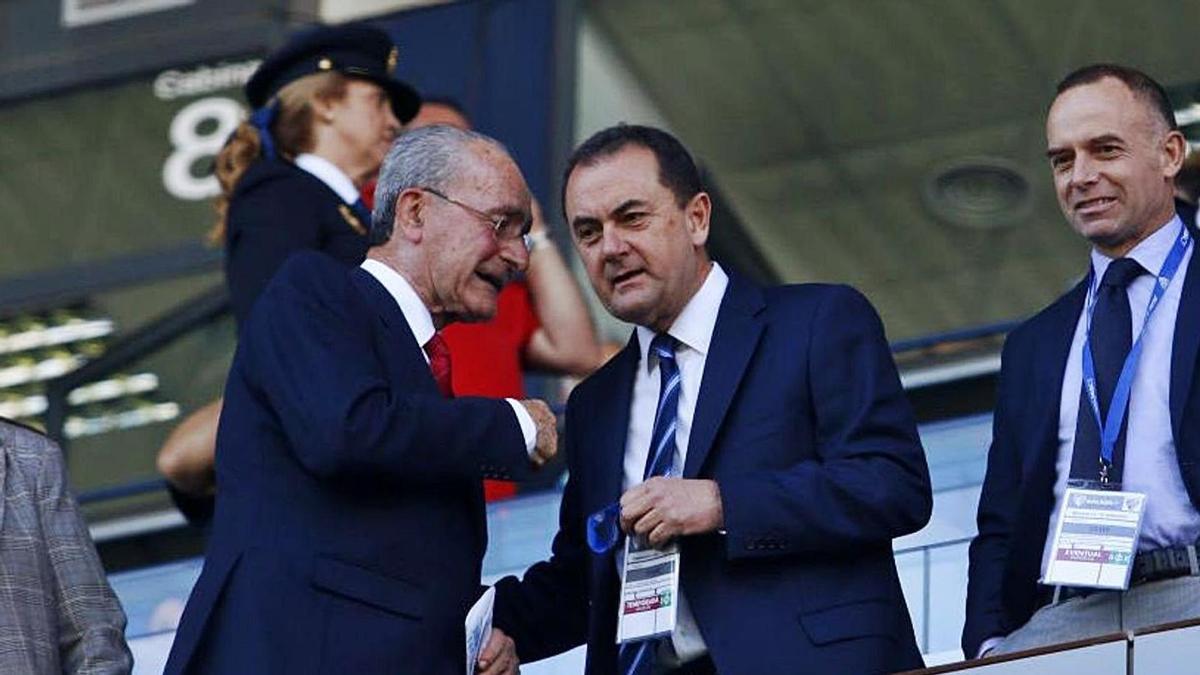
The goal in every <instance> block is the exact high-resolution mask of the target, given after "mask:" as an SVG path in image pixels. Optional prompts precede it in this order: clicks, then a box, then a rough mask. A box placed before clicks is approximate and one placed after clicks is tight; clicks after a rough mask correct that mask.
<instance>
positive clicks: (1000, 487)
mask: <svg viewBox="0 0 1200 675" xmlns="http://www.w3.org/2000/svg"><path fill="white" fill-rule="evenodd" d="M1189 228H1190V229H1192V232H1193V235H1195V228H1194V227H1191V226H1190V225H1189ZM1182 281H1183V284H1184V285H1183V295H1182V296H1181V297H1180V301H1179V314H1178V315H1177V317H1176V320H1175V338H1174V342H1173V346H1172V350H1171V385H1170V391H1171V400H1170V405H1171V428H1172V431H1173V433H1174V437H1175V450H1176V455H1177V459H1178V460H1179V468H1180V471H1181V472H1182V474H1183V482H1184V485H1185V486H1186V488H1187V492H1188V495H1189V496H1190V497H1191V500H1192V503H1193V504H1196V505H1197V506H1200V433H1197V430H1198V425H1196V424H1195V422H1194V421H1193V422H1190V423H1187V424H1185V423H1184V421H1185V420H1196V419H1198V417H1197V416H1198V415H1200V395H1197V394H1200V391H1198V390H1197V388H1196V386H1195V384H1196V381H1197V379H1198V378H1200V371H1198V370H1197V368H1196V351H1197V347H1200V312H1198V311H1197V309H1196V308H1197V307H1200V255H1196V254H1195V253H1194V252H1193V254H1192V259H1191V262H1190V263H1189V264H1188V268H1187V274H1186V276H1185V277H1184V278H1183V279H1182ZM1177 283H1178V280H1177ZM1086 284H1087V282H1086V280H1084V281H1081V282H1080V283H1079V284H1077V285H1076V286H1075V288H1073V289H1072V290H1071V291H1070V292H1068V293H1067V294H1066V295H1064V296H1062V297H1061V298H1059V299H1058V300H1056V301H1055V302H1054V304H1052V305H1050V306H1049V307H1047V308H1046V309H1044V310H1042V311H1041V312H1040V313H1039V314H1037V315H1036V316H1034V317H1033V318H1032V319H1029V320H1028V321H1026V322H1025V323H1023V324H1021V325H1020V326H1018V327H1017V328H1016V329H1015V330H1014V331H1013V332H1012V333H1011V334H1010V335H1009V336H1008V339H1007V340H1006V341H1005V343H1004V351H1003V354H1002V356H1001V359H1002V360H1001V364H1002V365H1001V368H1000V383H999V389H998V392H997V399H996V411H995V417H994V419H993V427H992V446H991V449H990V450H989V451H988V466H987V474H986V476H985V477H984V481H983V490H982V493H981V494H980V497H979V514H978V525H979V534H978V535H977V536H976V537H975V539H974V541H972V542H971V551H970V574H969V582H968V584H967V616H966V625H965V626H964V627H963V638H962V647H963V653H964V654H965V655H966V656H967V658H973V657H974V656H975V655H976V654H977V653H978V652H979V647H980V645H981V644H982V643H983V641H984V640H986V639H988V638H990V637H995V636H1003V635H1008V634H1009V633H1011V632H1012V631H1014V630H1016V629H1017V628H1020V627H1021V626H1023V625H1024V624H1025V622H1026V621H1028V620H1029V617H1030V616H1032V615H1033V612H1034V611H1035V610H1037V608H1038V607H1040V606H1041V605H1043V604H1045V603H1046V602H1047V601H1048V600H1049V598H1050V589H1049V588H1047V587H1044V586H1040V585H1039V584H1038V583H1037V580H1038V578H1039V577H1040V576H1041V565H1042V551H1043V550H1044V547H1045V544H1046V535H1047V531H1048V529H1049V521H1050V513H1051V511H1053V509H1054V481H1055V478H1056V477H1057V472H1056V470H1055V462H1056V460H1057V458H1058V418H1059V408H1060V405H1061V400H1062V380H1063V372H1064V370H1065V369H1066V364H1067V356H1068V354H1069V352H1070V350H1071V341H1072V340H1073V339H1074V336H1075V327H1076V324H1077V323H1078V321H1079V314H1080V312H1082V311H1083V303H1084V301H1085V300H1086V298H1087V285H1086Z"/></svg>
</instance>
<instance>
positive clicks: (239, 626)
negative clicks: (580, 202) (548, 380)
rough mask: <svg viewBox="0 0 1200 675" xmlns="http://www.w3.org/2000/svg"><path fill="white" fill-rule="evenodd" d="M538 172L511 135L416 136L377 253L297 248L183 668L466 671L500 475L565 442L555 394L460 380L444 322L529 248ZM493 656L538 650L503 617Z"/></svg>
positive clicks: (195, 599)
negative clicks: (516, 648) (507, 144)
mask: <svg viewBox="0 0 1200 675" xmlns="http://www.w3.org/2000/svg"><path fill="white" fill-rule="evenodd" d="M529 208H530V207H529V192H528V189H527V188H526V186H525V181H524V179H523V178H522V177H521V173H520V171H519V170H518V169H517V166H516V165H515V164H514V163H513V161H512V159H511V158H510V157H509V156H508V154H507V153H506V152H505V151H504V150H503V149H502V148H501V147H500V146H499V145H498V144H497V143H496V142H495V141H492V140H491V139H488V138H486V137H484V136H482V135H479V134H474V133H471V132H465V131H460V130H457V129H452V128H449V127H430V128H427V129H422V130H419V131H414V132H412V133H409V134H406V135H404V136H403V137H401V138H400V139H399V140H397V141H396V142H395V144H394V145H393V147H392V149H391V151H390V153H389V155H388V159H387V161H386V162H385V164H384V168H383V170H382V172H381V177H380V183H379V188H378V197H377V203H376V210H375V213H374V217H373V223H372V230H371V232H370V235H371V240H372V243H373V246H372V248H371V249H370V250H369V251H368V253H367V260H366V261H364V262H363V263H362V265H361V266H360V267H355V268H351V269H347V268H346V267H345V266H344V265H342V264H341V263H338V262H337V261H335V260H333V259H332V258H329V257H326V256H325V255H323V254H320V253H315V252H313V253H306V254H302V255H297V256H295V257H293V258H292V259H291V260H290V261H289V262H288V263H287V264H285V265H284V266H283V268H281V271H280V273H279V274H278V275H276V277H275V278H274V279H273V280H272V282H271V283H270V285H269V286H268V288H267V289H266V291H265V292H264V294H263V296H262V299H261V300H260V301H259V302H258V303H257V304H256V306H255V309H254V310H253V312H252V313H251V315H250V317H249V319H248V321H247V323H246V324H245V325H244V328H243V331H242V336H241V340H240V341H239V345H238V351H237V354H236V356H235V357H234V363H233V368H232V370H231V372H230V374H229V380H228V385H227V388H226V391H225V406H224V410H223V412H222V416H221V424H220V431H219V434H218V441H217V474H218V480H219V482H220V484H221V486H222V494H221V500H220V501H219V502H218V505H217V512H216V519H215V527H214V530H213V536H212V540H211V542H210V544H209V550H208V554H207V557H206V559H205V565H204V570H203V572H202V573H201V575H200V579H199V581H198V582H197V584H196V587H195V589H194V590H193V592H192V596H191V599H190V600H189V602H188V605H187V608H186V610H185V612H184V616H183V619H182V621H181V624H180V627H179V631H178V633H177V636H176V640H175V644H174V647H173V649H172V653H171V658H170V662H169V663H168V666H167V672H168V673H185V672H186V673H238V674H240V673H289V674H295V673H334V672H343V673H423V674H425V673H431V674H447V675H448V674H450V673H461V672H462V668H463V664H464V659H465V653H466V650H465V646H464V645H465V634H464V625H463V623H464V618H465V616H466V614H467V610H468V609H469V608H470V607H471V605H472V603H474V602H475V601H476V599H477V598H478V597H479V595H480V591H481V588H480V586H479V579H480V572H481V564H482V558H483V553H484V548H485V546H486V541H487V530H486V521H485V514H484V508H483V491H482V482H481V477H482V475H484V474H493V475H497V476H500V477H507V476H519V475H521V474H524V473H526V472H527V471H528V468H529V467H530V466H531V465H539V464H541V463H543V462H545V461H546V460H547V459H548V458H550V457H551V456H553V454H554V452H555V449H554V447H555V442H556V437H555V432H554V418H553V416H552V415H551V413H550V412H549V409H548V408H547V407H546V405H545V404H544V403H542V402H540V401H520V402H518V401H513V400H508V401H504V400H491V399H482V398H457V399H454V398H451V396H450V394H451V392H449V391H448V388H449V382H450V364H449V361H448V359H449V357H448V350H447V349H446V348H445V346H444V344H443V341H442V339H441V337H440V334H438V333H437V332H436V331H437V329H438V328H440V327H441V326H443V325H444V324H445V323H447V322H449V321H452V320H471V319H481V318H486V317H488V316H490V315H491V314H492V313H494V312H495V310H496V295H497V293H498V292H499V290H500V288H501V287H502V286H503V285H504V283H505V281H507V280H508V278H509V277H510V276H511V275H512V274H514V273H515V272H517V271H518V270H520V269H523V268H524V267H525V265H526V263H527V262H528V252H527V249H526V247H525V243H524V241H523V236H524V235H525V234H526V233H527V231H528V226H529V225H528V224H529V213H530V211H529ZM492 637H493V638H494V639H492V640H491V641H490V644H489V646H488V649H487V656H486V658H485V659H484V660H483V663H481V664H480V665H481V671H480V672H484V673H512V672H515V670H516V661H515V653H514V652H513V650H512V648H511V641H507V640H506V639H505V638H503V637H502V636H500V635H493V636H492Z"/></svg>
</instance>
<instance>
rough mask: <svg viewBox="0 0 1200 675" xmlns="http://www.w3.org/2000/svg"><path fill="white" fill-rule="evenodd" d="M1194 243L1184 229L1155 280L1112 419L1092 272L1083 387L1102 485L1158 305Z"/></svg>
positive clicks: (1119, 381)
mask: <svg viewBox="0 0 1200 675" xmlns="http://www.w3.org/2000/svg"><path fill="white" fill-rule="evenodd" d="M1191 243H1192V238H1191V235H1190V234H1189V233H1188V230H1187V227H1184V226H1182V225H1181V226H1180V228H1179V236H1178V237H1176V239H1175V245H1174V246H1173V247H1172V248H1171V252H1170V253H1168V254H1167V259H1166V260H1164V261H1163V265H1162V269H1161V270H1160V271H1159V273H1158V276H1157V277H1156V278H1155V280H1154V291H1153V292H1152V293H1151V294H1150V302H1149V303H1147V305H1146V318H1145V319H1144V320H1143V321H1142V330H1141V331H1139V332H1138V336H1137V340H1135V341H1134V343H1133V346H1132V347H1131V348H1130V350H1129V354H1128V355H1127V356H1126V357H1125V363H1124V365H1123V366H1121V375H1120V377H1118V378H1117V385H1116V387H1115V388H1114V389H1113V396H1112V402H1111V403H1110V404H1109V406H1108V419H1104V418H1102V417H1101V416H1100V399H1099V396H1098V389H1097V385H1096V364H1095V362H1094V361H1093V360H1092V314H1093V313H1094V312H1095V310H1096V295H1097V292H1098V290H1099V289H1098V286H1097V284H1098V282H1097V280H1096V273H1095V270H1094V269H1093V270H1089V272H1088V295H1089V297H1088V307H1087V313H1088V321H1087V333H1086V337H1085V338H1084V342H1083V385H1084V391H1085V392H1086V393H1087V399H1088V403H1089V404H1090V405H1091V408H1092V414H1093V417H1094V418H1095V420H1096V425H1097V426H1098V427H1099V429H1100V482H1101V483H1105V484H1107V483H1108V482H1109V475H1108V471H1109V467H1111V466H1112V463H1113V449H1114V448H1115V447H1116V445H1117V437H1118V436H1119V435H1120V434H1121V425H1122V424H1123V423H1124V422H1125V416H1126V414H1127V413H1128V410H1129V406H1128V404H1129V394H1130V390H1131V389H1132V388H1133V376H1134V373H1135V372H1136V371H1137V365H1138V358H1139V357H1140V356H1141V353H1142V337H1143V336H1144V335H1145V334H1146V327H1147V326H1149V325H1150V317H1151V316H1153V315H1154V310H1156V309H1158V302H1159V300H1161V299H1162V297H1163V295H1164V294H1165V293H1166V292H1167V287H1168V286H1170V285H1171V280H1172V279H1173V278H1174V277H1175V273H1176V272H1177V271H1178V270H1179V265H1180V263H1181V262H1183V255H1184V253H1186V252H1187V250H1188V247H1189V246H1190V245H1191Z"/></svg>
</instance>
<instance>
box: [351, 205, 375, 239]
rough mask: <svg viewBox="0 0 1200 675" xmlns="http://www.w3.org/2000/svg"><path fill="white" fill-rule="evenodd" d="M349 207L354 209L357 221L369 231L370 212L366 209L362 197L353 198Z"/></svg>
mask: <svg viewBox="0 0 1200 675" xmlns="http://www.w3.org/2000/svg"><path fill="white" fill-rule="evenodd" d="M350 209H351V210H352V211H354V215H355V216H357V217H358V220H359V222H361V223H362V226H363V227H364V228H366V230H367V232H370V231H371V212H370V211H368V210H367V205H366V203H365V202H363V200H362V198H361V197H360V198H359V199H355V200H354V203H353V204H351V205H350Z"/></svg>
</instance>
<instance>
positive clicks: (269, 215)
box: [225, 159, 370, 326]
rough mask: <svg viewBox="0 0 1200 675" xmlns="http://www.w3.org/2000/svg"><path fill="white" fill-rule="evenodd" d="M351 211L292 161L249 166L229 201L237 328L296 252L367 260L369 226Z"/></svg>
mask: <svg viewBox="0 0 1200 675" xmlns="http://www.w3.org/2000/svg"><path fill="white" fill-rule="evenodd" d="M349 207H350V205H349V204H346V203H345V202H343V201H342V200H341V198H340V197H338V195H337V193H335V192H334V191H333V190H331V189H330V188H329V186H328V185H325V184H324V183H322V182H321V181H320V179H318V178H317V177H316V176H313V175H312V174H310V173H309V172H307V171H305V170H303V169H301V168H299V167H297V166H296V165H294V164H292V163H290V162H285V161H283V160H279V159H263V160H259V161H257V162H255V163H254V164H252V165H250V168H249V169H247V170H246V173H245V174H243V175H242V177H241V179H239V180H238V183H237V187H236V188H235V189H234V192H233V195H232V197H231V198H230V201H229V213H228V218H227V220H226V232H225V282H226V284H228V286H229V297H230V301H231V303H232V304H233V316H234V317H235V318H236V319H237V322H238V325H239V326H241V325H242V324H244V323H245V321H246V317H248V316H249V315H250V308H251V307H253V306H254V301H255V300H257V299H258V296H259V294H260V293H262V291H263V289H264V288H266V287H267V282H269V281H270V280H271V277H273V276H275V273H276V272H278V271H279V268H280V266H282V265H283V263H284V261H285V260H287V259H288V257H289V256H291V255H292V254H293V253H296V252H297V251H322V252H324V253H326V254H328V255H330V256H332V257H334V258H336V259H338V260H340V261H342V262H343V263H345V264H347V265H357V264H359V263H361V262H362V261H363V258H364V257H365V256H366V254H367V237H366V229H367V228H368V227H369V226H370V223H363V222H361V219H359V218H357V217H354V215H353V213H352V212H351V211H350V210H349ZM347 214H349V216H350V217H348V216H347Z"/></svg>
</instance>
